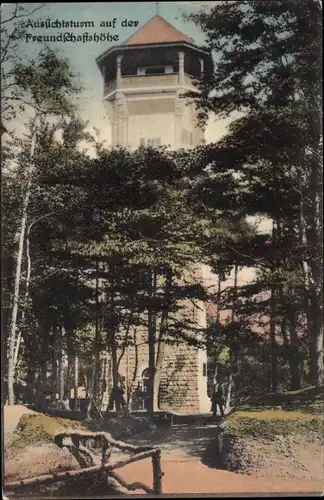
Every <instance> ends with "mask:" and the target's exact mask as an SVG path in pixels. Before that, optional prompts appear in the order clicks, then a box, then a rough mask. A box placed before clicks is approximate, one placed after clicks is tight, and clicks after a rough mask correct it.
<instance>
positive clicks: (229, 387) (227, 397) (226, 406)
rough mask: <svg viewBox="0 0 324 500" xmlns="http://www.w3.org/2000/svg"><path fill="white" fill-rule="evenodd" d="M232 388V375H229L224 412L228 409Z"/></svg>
mask: <svg viewBox="0 0 324 500" xmlns="http://www.w3.org/2000/svg"><path fill="white" fill-rule="evenodd" d="M232 386H233V375H232V373H230V375H229V381H228V386H227V394H226V402H225V410H226V411H227V410H229V409H230V405H231V395H232Z"/></svg>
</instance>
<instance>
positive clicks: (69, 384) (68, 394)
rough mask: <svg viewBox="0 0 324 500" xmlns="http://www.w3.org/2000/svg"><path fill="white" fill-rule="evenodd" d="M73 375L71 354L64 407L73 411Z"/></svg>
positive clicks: (65, 386) (67, 371)
mask: <svg viewBox="0 0 324 500" xmlns="http://www.w3.org/2000/svg"><path fill="white" fill-rule="evenodd" d="M72 374H73V361H72V356H71V354H69V356H68V365H67V370H66V380H65V384H64V396H63V401H64V406H65V408H66V409H67V410H71V407H70V398H71V388H72Z"/></svg>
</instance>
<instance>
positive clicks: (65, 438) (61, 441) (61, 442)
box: [4, 431, 163, 495]
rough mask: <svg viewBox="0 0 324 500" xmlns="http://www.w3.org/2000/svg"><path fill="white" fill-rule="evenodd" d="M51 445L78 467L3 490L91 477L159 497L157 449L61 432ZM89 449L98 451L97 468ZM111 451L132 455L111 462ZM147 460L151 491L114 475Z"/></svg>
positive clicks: (97, 434)
mask: <svg viewBox="0 0 324 500" xmlns="http://www.w3.org/2000/svg"><path fill="white" fill-rule="evenodd" d="M54 442H55V444H57V445H58V446H59V447H60V448H64V447H65V448H67V449H68V450H69V451H70V453H71V454H72V455H73V456H74V457H75V458H76V460H77V461H78V463H79V465H80V467H81V468H80V469H75V470H69V471H64V472H58V473H57V474H43V475H41V476H37V477H33V478H28V479H22V480H20V481H13V482H10V483H7V484H5V487H4V490H5V491H6V492H9V491H17V490H20V489H22V488H28V487H33V486H41V485H45V484H52V483H56V482H58V481H68V480H69V479H74V478H78V477H82V478H83V477H91V476H93V477H96V478H98V479H99V480H103V481H106V482H107V485H109V486H113V487H117V488H118V487H119V485H121V486H123V487H124V488H126V489H127V490H129V491H134V490H138V489H141V490H143V491H145V493H148V494H155V495H160V494H162V477H163V472H162V469H161V450H159V449H157V448H148V447H139V446H133V445H131V444H128V443H124V442H123V441H117V440H115V439H113V438H112V436H111V435H110V434H109V433H107V432H81V431H79V432H62V433H59V434H56V435H55V436H54ZM90 448H101V463H100V465H98V464H96V462H97V461H98V457H97V456H96V455H94V453H93V452H92V451H91V449H90ZM112 448H118V449H120V450H122V451H123V452H131V453H132V455H131V456H129V457H127V458H124V459H121V460H117V461H116V462H112V463H111V462H110V459H111V455H112ZM149 457H151V459H152V468H153V488H150V487H148V486H147V485H145V484H143V483H141V482H135V483H131V484H128V483H127V482H126V481H125V480H124V479H123V478H122V477H120V476H119V475H118V474H117V473H116V472H115V471H116V470H117V469H120V468H122V467H125V466H126V465H128V464H131V463H133V462H137V461H138V460H143V459H145V458H149ZM98 479H97V480H98Z"/></svg>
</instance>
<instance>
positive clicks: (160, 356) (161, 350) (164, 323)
mask: <svg viewBox="0 0 324 500" xmlns="http://www.w3.org/2000/svg"><path fill="white" fill-rule="evenodd" d="M171 285H172V271H171V270H168V272H167V276H166V283H165V288H164V302H165V303H166V304H165V306H164V308H163V311H162V316H161V323H160V330H159V338H158V342H157V353H156V362H155V372H154V385H153V411H158V410H159V392H160V384H161V376H162V369H163V362H164V354H165V339H164V337H165V334H166V332H167V328H168V317H169V309H170V291H171Z"/></svg>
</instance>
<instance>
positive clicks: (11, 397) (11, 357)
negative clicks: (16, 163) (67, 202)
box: [8, 132, 36, 405]
mask: <svg viewBox="0 0 324 500" xmlns="http://www.w3.org/2000/svg"><path fill="white" fill-rule="evenodd" d="M35 142H36V136H35V133H34V132H33V134H32V139H31V146H30V161H31V162H32V159H33V156H34V150H35ZM32 170H33V167H32V164H30V165H29V168H28V172H27V175H28V179H27V187H26V193H25V197H24V200H23V206H22V215H21V223H20V231H19V245H18V252H17V258H16V274H15V286H14V294H13V306H12V314H11V327H10V334H9V354H8V403H9V405H13V404H14V403H15V394H14V379H15V349H16V345H17V332H16V329H17V317H18V306H19V293H20V281H21V268H22V258H23V251H24V240H25V231H26V224H27V217H28V205H29V199H30V194H31V185H32Z"/></svg>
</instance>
